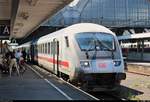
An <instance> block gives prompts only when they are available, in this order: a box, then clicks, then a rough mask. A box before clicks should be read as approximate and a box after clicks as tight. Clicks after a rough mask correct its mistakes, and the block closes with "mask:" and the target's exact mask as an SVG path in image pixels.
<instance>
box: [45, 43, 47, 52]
mask: <svg viewBox="0 0 150 102" xmlns="http://www.w3.org/2000/svg"><path fill="white" fill-rule="evenodd" d="M45 53H46V54H47V43H46V44H45Z"/></svg>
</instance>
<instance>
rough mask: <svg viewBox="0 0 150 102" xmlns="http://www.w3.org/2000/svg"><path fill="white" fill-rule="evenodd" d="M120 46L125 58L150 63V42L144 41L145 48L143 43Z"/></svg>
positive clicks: (129, 43)
mask: <svg viewBox="0 0 150 102" xmlns="http://www.w3.org/2000/svg"><path fill="white" fill-rule="evenodd" d="M120 45H121V48H122V53H123V56H124V57H126V58H127V59H128V60H136V61H150V41H148V40H146V41H144V44H143V48H142V43H138V42H126V43H121V44H120Z"/></svg>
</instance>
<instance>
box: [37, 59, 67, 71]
mask: <svg viewBox="0 0 150 102" xmlns="http://www.w3.org/2000/svg"><path fill="white" fill-rule="evenodd" d="M38 58H39V59H43V60H46V61H48V62H50V63H55V64H56V63H57V61H56V60H55V59H53V58H48V57H43V56H38ZM58 64H59V65H62V66H64V67H67V68H69V63H68V62H67V61H59V62H58Z"/></svg>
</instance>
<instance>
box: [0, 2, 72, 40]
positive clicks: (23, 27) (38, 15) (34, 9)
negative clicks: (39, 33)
mask: <svg viewBox="0 0 150 102" xmlns="http://www.w3.org/2000/svg"><path fill="white" fill-rule="evenodd" d="M72 1H73V0H0V21H3V20H4V21H5V20H10V38H15V39H19V38H23V37H26V36H28V35H29V34H31V33H32V32H33V31H34V30H36V29H37V28H38V27H40V25H41V24H42V23H44V22H45V21H46V20H48V18H50V17H52V16H53V15H54V14H55V13H56V12H58V11H59V10H60V9H62V8H63V7H65V6H66V5H68V4H69V3H70V2H72Z"/></svg>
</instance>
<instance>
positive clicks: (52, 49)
mask: <svg viewBox="0 0 150 102" xmlns="http://www.w3.org/2000/svg"><path fill="white" fill-rule="evenodd" d="M51 54H53V42H51Z"/></svg>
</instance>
